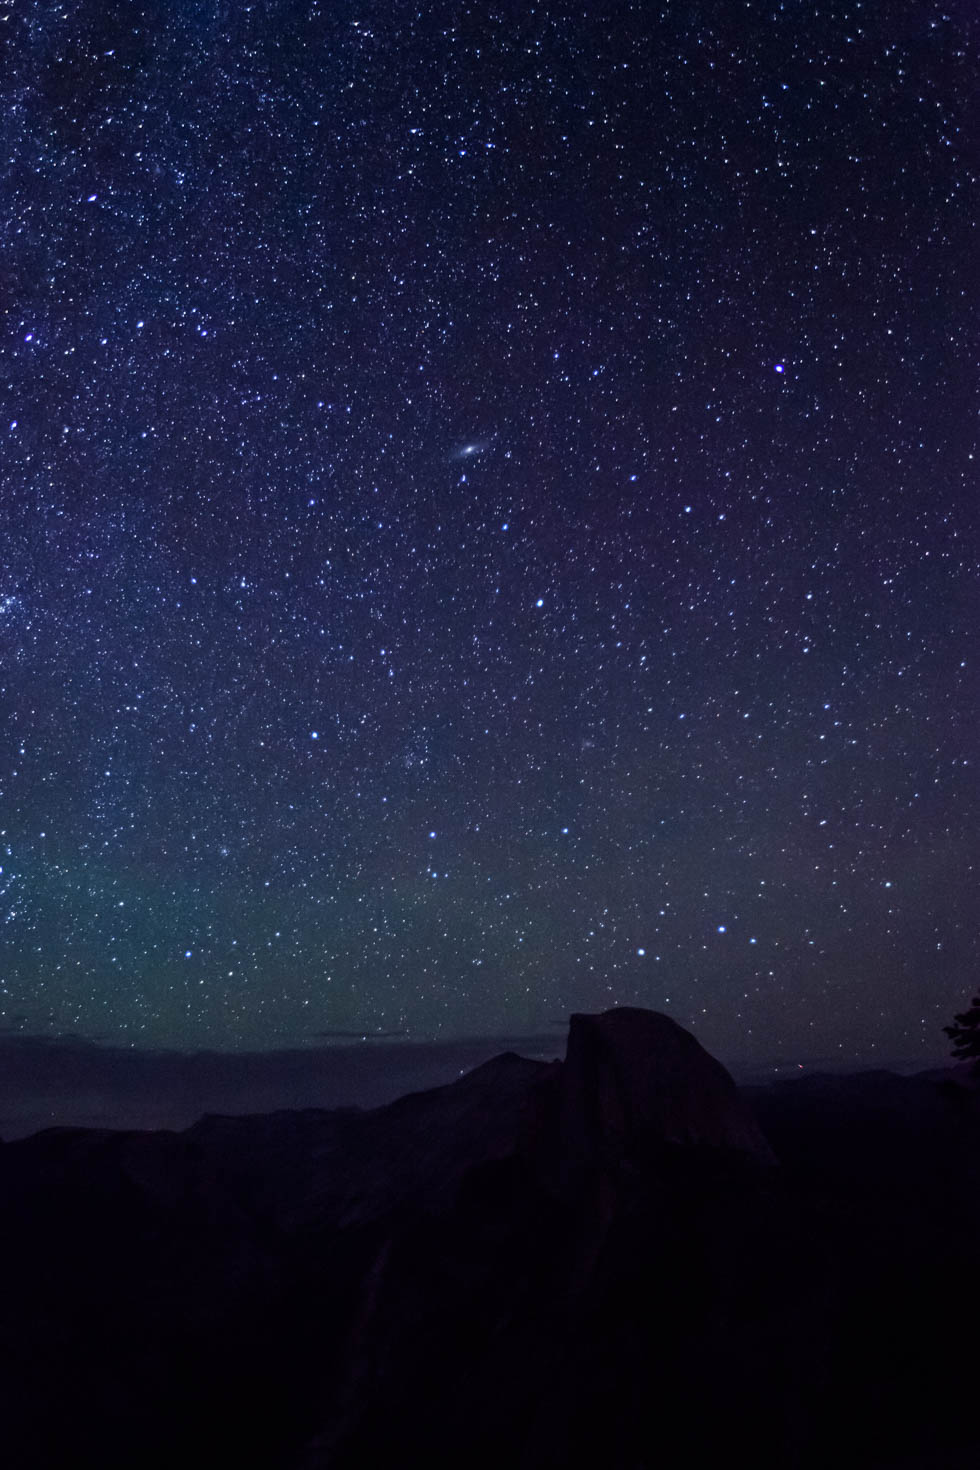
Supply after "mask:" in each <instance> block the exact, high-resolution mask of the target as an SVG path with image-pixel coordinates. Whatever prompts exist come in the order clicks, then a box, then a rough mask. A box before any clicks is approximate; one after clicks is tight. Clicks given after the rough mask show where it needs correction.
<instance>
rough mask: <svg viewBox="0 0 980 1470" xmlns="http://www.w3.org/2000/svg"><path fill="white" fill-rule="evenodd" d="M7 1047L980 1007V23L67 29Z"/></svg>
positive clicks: (27, 169)
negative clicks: (977, 987)
mask: <svg viewBox="0 0 980 1470" xmlns="http://www.w3.org/2000/svg"><path fill="white" fill-rule="evenodd" d="M0 23H2V26H3V30H4V32H5V34H6V39H7V53H6V54H7V55H8V57H9V66H7V63H6V62H5V66H6V67H7V69H6V72H5V83H6V85H5V91H6V99H5V107H4V109H3V114H2V117H0V144H2V146H0V158H2V168H3V174H4V200H5V204H4V211H3V220H2V222H0V230H2V237H3V256H4V262H5V264H4V299H3V303H2V304H3V315H2V319H0V367H2V373H0V377H2V380H3V390H2V393H3V402H2V405H0V410H2V415H3V416H2V418H0V533H2V542H0V545H2V557H0V720H2V725H3V734H4V740H3V744H2V747H0V829H2V835H0V864H2V872H0V938H2V945H3V953H4V959H3V966H2V972H0V1006H2V1012H3V1017H4V1019H5V1022H6V1024H7V1025H8V1026H12V1027H15V1028H20V1029H22V1030H27V1031H33V1032H41V1033H47V1032H57V1031H63V1030H68V1029H71V1030H78V1031H81V1032H82V1033H83V1034H86V1035H95V1034H98V1035H106V1036H111V1037H113V1038H115V1039H120V1038H125V1039H127V1040H130V1041H133V1042H135V1043H137V1044H141V1045H170V1046H194V1045H211V1046H218V1047H237V1046H246V1045H248V1046H255V1045H268V1046H273V1045H282V1044H287V1043H292V1042H295V1041H296V1040H297V1038H302V1037H303V1036H307V1035H313V1034H315V1033H317V1032H318V1031H323V1030H325V1029H330V1028H339V1029H345V1030H350V1029H351V1028H352V1027H353V1028H360V1027H364V1028H366V1029H370V1030H373V1029H379V1030H385V1031H390V1030H393V1029H398V1030H403V1031H405V1032H406V1033H407V1034H408V1035H409V1036H420V1037H421V1036H433V1035H460V1034H491V1033H494V1032H497V1031H500V1030H507V1029H513V1028H515V1027H529V1028H533V1029H537V1030H540V1029H541V1028H542V1027H547V1026H549V1025H551V1024H553V1023H560V1022H561V1020H562V1018H563V1017H564V1016H565V1015H566V1014H567V1012H568V1011H569V1010H571V1009H596V1008H599V1007H605V1006H608V1005H611V1004H615V1003H618V1002H622V1003H631V1004H641V1005H649V1006H652V1007H654V1008H657V1009H664V1010H667V1011H668V1012H669V1013H670V1014H672V1015H674V1016H675V1017H676V1018H677V1019H678V1020H680V1021H681V1022H683V1023H684V1024H688V1025H693V1026H694V1028H695V1030H696V1031H697V1034H698V1035H699V1036H700V1037H701V1038H702V1040H704V1041H705V1043H706V1044H709V1045H712V1046H714V1047H715V1048H716V1049H718V1050H720V1051H721V1052H722V1054H723V1055H725V1054H739V1055H755V1056H759V1057H763V1056H768V1055H773V1054H775V1053H777V1052H806V1053H811V1054H812V1053H814V1052H815V1051H828V1050H835V1051H836V1050H838V1049H843V1051H844V1053H845V1054H851V1052H853V1053H855V1054H857V1053H861V1054H862V1055H864V1054H867V1053H868V1050H869V1048H871V1047H877V1048H879V1049H883V1050H885V1051H890V1052H892V1053H901V1054H918V1053H919V1052H924V1051H926V1050H929V1051H931V1052H938V1051H940V1050H941V1049H942V1047H941V1038H939V1036H938V1028H939V1027H940V1026H941V1025H942V1023H943V1022H944V1020H946V1019H947V1018H948V1015H949V1013H950V1012H951V1010H952V1009H953V1008H954V1007H955V1005H956V1004H957V1003H959V1002H960V1001H961V1000H962V998H963V996H964V994H966V993H967V991H968V990H969V987H970V986H971V985H973V984H975V977H976V963H977V958H978V948H980V946H978V939H977V903H976V879H977V871H976V856H975V844H976V833H977V831H978V825H980V824H978V819H980V811H978V805H980V803H978V800H977V795H978V786H977V772H976V764H975V756H976V712H977V704H976V699H977V692H978V690H977V680H976V644H977V629H978V626H980V622H978V615H980V606H978V601H977V595H976V593H977V581H976V570H977V549H978V547H977V517H976V500H975V495H976V470H977V459H976V416H975V399H974V395H975V388H976V366H977V351H976V349H977V337H976V305H977V289H976V260H977V242H976V233H975V228H974V226H975V220H976V218H977V204H978V200H977V189H976V169H975V165H976V157H977V154H976V141H977V140H976V135H975V132H974V133H973V135H972V138H971V135H970V133H969V126H970V125H969V114H968V103H969V101H970V99H971V96H972V95H973V94H974V93H975V88H976V83H977V71H978V68H977V60H976V58H977V52H976V41H977V26H976V21H975V18H974V16H973V8H972V7H971V6H969V5H966V4H961V3H950V4H948V5H946V7H945V9H944V8H943V6H942V5H939V4H931V3H922V4H912V5H908V4H899V3H897V0H888V3H885V4H882V5H877V4H875V5H871V4H867V3H865V4H862V3H861V0H830V3H829V4H827V5H822V6H820V7H819V8H817V9H814V8H813V7H812V6H807V5H802V4H798V3H790V0H785V3H775V0H771V3H766V4H762V3H756V0H746V3H741V0H740V3H737V4H732V3H721V0H718V3H712V0H708V3H705V4H698V5H694V4H681V3H679V0H678V3H669V4H668V3H662V4H660V5H656V4H655V5H648V4H645V3H640V0H636V3H622V0H611V3H610V4H608V5H606V6H603V7H597V6H591V5H586V6H584V7H583V6H565V5H561V4H557V3H555V4H551V3H543V4H532V5H528V6H516V5H515V6H503V5H495V4H487V5H484V4H479V5H469V4H466V3H462V4H453V5H449V4H439V3H432V4H425V3H417V0H416V3H411V4H409V3H401V0H388V3H384V4H382V3H379V0H369V3H367V4H363V5H361V4H358V5H354V4H348V3H346V0H339V3H336V4H335V3H331V4H329V5H328V4H325V3H314V0H263V3H253V4H243V5H240V6H239V5H226V4H214V5H207V4H190V5H178V6H174V5H164V4H162V3H160V0H150V3H149V4H143V3H141V4H136V3H135V0H133V3H130V0H114V3H112V4H108V5H107V4H105V3H104V0H68V3H63V4H42V3H40V0H37V3H33V4H30V3H27V4H23V5H21V4H19V3H18V4H8V5H7V8H6V12H5V13H2V14H0Z"/></svg>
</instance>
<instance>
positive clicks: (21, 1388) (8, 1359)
mask: <svg viewBox="0 0 980 1470" xmlns="http://www.w3.org/2000/svg"><path fill="white" fill-rule="evenodd" d="M749 1102H751V1104H752V1108H751V1110H750V1107H749ZM757 1119H759V1120H760V1121H761V1124H762V1128H761V1129H760V1126H759V1122H757V1121H756V1120H757ZM767 1140H768V1141H767ZM978 1227H980V1108H978V1098H977V1095H976V1093H975V1092H973V1091H972V1090H971V1089H970V1088H968V1087H966V1086H961V1085H958V1084H956V1083H954V1082H950V1081H942V1080H940V1079H934V1078H922V1079H918V1078H911V1079H908V1078H898V1077H894V1076H891V1075H889V1074H871V1075H870V1076H867V1077H858V1078H851V1079H846V1078H845V1079H841V1078H833V1079H817V1080H815V1081H812V1082H799V1083H793V1084H788V1085H784V1086H781V1087H779V1088H774V1089H756V1090H754V1091H753V1093H752V1094H751V1097H750V1098H749V1099H748V1100H747V1099H746V1095H744V1094H739V1093H738V1092H737V1090H736V1089H735V1087H734V1084H733V1083H732V1081H731V1079H730V1078H729V1077H728V1074H727V1073H726V1072H725V1071H724V1069H723V1068H722V1067H721V1066H720V1065H719V1064H718V1063H717V1062H715V1061H714V1060H713V1058H711V1057H710V1056H708V1054H707V1053H705V1052H704V1051H703V1050H702V1049H701V1047H700V1046H699V1045H698V1043H697V1042H696V1041H695V1040H694V1038H693V1037H691V1036H690V1035H689V1034H688V1033H686V1032H684V1031H683V1030H681V1029H680V1028H679V1027H678V1026H676V1025H675V1024H674V1023H673V1022H672V1021H670V1020H668V1019H667V1018H666V1017H663V1016H659V1015H655V1014H653V1013H650V1012H644V1011H634V1010H617V1011H612V1012H608V1013H606V1014H605V1015H603V1016H576V1017H573V1018H572V1024H571V1031H570V1036H569V1045H568V1053H567V1056H566V1060H565V1061H564V1062H562V1063H553V1064H547V1063H542V1062H533V1061H528V1060H526V1059H523V1058H520V1057H517V1056H514V1055H505V1056H501V1057H499V1058H497V1059H496V1060H494V1061H492V1062H488V1063H487V1064H486V1065H484V1066H482V1067H480V1068H478V1069H477V1070H476V1071H475V1072H472V1073H470V1074H469V1075H467V1076H466V1077H464V1078H462V1079H461V1080H460V1081H459V1082H457V1083H454V1084H453V1085H451V1086H449V1087H444V1088H439V1089H437V1090H435V1091H432V1092H427V1093H419V1094H416V1095H414V1096H411V1097H406V1098H402V1099H401V1100H400V1101H398V1102H396V1103H393V1104H391V1105H389V1106H387V1107H384V1108H379V1109H375V1110H372V1111H368V1112H358V1111H350V1112H334V1113H324V1112H303V1113H278V1114H272V1115H268V1116H264V1117H262V1116H259V1117H246V1118H206V1119H204V1120H203V1121H202V1122H200V1123H199V1124H197V1125H195V1127H193V1128H191V1129H189V1130H187V1131H186V1132H184V1133H179V1134H175V1133H109V1132H92V1131H83V1130H69V1129H59V1130H51V1131H50V1132H47V1133H44V1134H39V1135H37V1136H35V1137H34V1138H30V1139H26V1140H24V1141H22V1142H19V1143H15V1144H8V1145H6V1146H5V1147H4V1148H2V1149H0V1239H2V1240H3V1245H4V1257H3V1260H4V1266H3V1272H4V1281H3V1295H2V1301H0V1436H2V1444H0V1451H2V1453H3V1463H4V1464H5V1465H6V1466H9V1467H10V1470H20V1467H25V1470H26V1467H38V1470H40V1467H44V1470H47V1467H51V1466H62V1465H64V1466H69V1465H70V1466H72V1467H78V1470H82V1467H89V1466H91V1467H94V1466H99V1467H100V1470H114V1467H122V1466H124V1465H125V1466H127V1467H129V1466H131V1465H133V1464H140V1465H141V1466H145V1467H157V1466H159V1467H163V1466H165V1465H166V1466H168V1467H169V1466H172V1465H175V1464H181V1465H188V1466H198V1465H200V1466H214V1467H218V1466H234V1467H236V1470H259V1467H261V1470H290V1467H295V1470H327V1467H330V1470H341V1467H344V1470H347V1467H350V1470H353V1467H368V1466H371V1467H374V1466H382V1465H384V1466H387V1465H407V1464H415V1463H418V1464H425V1465H427V1466H428V1467H442V1466H449V1465H453V1466H460V1465H467V1466H490V1465H495V1466H496V1465H499V1464H501V1463H506V1464H508V1465H509V1466H513V1467H518V1470H522V1467H526V1470H532V1467H534V1470H537V1467H555V1470H558V1467H578V1466H583V1467H584V1466H593V1465H597V1464H602V1465H605V1466H609V1467H614V1470H615V1467H621V1470H643V1467H650V1470H653V1467H659V1466H663V1465H669V1464H673V1463H682V1462H683V1463H695V1464H697V1463H700V1462H701V1461H702V1460H706V1459H707V1457H708V1456H711V1457H712V1458H713V1457H715V1456H720V1455H724V1456H725V1457H726V1459H729V1458H730V1457H732V1456H734V1457H736V1460H737V1461H741V1462H744V1463H747V1464H751V1465H753V1466H755V1467H759V1466H773V1467H784V1466H785V1467H796V1466H798V1467H804V1470H810V1467H813V1470H816V1467H817V1466H823V1465H825V1464H828V1463H833V1464H836V1465H847V1464H853V1465H861V1466H866V1467H874V1466H878V1467H882V1470H885V1467H889V1470H892V1467H893V1470H899V1467H907V1470H911V1467H913V1466H916V1467H920V1466H921V1467H923V1470H925V1467H926V1466H928V1467H930V1470H943V1467H946V1470H954V1467H966V1466H967V1465H970V1466H971V1467H972V1466H973V1465H974V1464H975V1463H976V1462H977V1459H978V1449H980V1436H978V1433H977V1429H976V1415H975V1413H974V1410H973V1407H972V1403H973V1389H974V1384H975V1381H976V1368H977V1352H976V1348H975V1344H974V1341H973V1340H972V1338H971V1336H970V1335H969V1334H970V1333H971V1332H972V1333H975V1331H976V1322H977V1305H978V1297H980V1292H978V1287H977V1278H978V1272H977V1262H976V1252H977V1241H978V1239H980V1228H978Z"/></svg>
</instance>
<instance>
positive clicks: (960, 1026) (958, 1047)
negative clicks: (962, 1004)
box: [943, 995, 980, 1074]
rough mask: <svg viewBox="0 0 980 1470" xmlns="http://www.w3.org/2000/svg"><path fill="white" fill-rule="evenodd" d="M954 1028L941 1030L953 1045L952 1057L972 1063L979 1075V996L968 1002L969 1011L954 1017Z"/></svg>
mask: <svg viewBox="0 0 980 1470" xmlns="http://www.w3.org/2000/svg"><path fill="white" fill-rule="evenodd" d="M953 1020H954V1021H955V1023H956V1024H955V1025H954V1026H944V1027H943V1030H944V1031H945V1033H946V1035H947V1036H948V1037H949V1038H950V1040H951V1041H952V1043H953V1056H954V1057H956V1058H957V1059H958V1060H959V1061H961V1062H965V1061H971V1060H972V1061H973V1069H974V1071H975V1072H977V1073H978V1074H980V995H975V996H974V997H973V999H972V1000H971V1001H970V1009H969V1010H968V1011H961V1012H960V1014H959V1015H958V1016H954V1017H953Z"/></svg>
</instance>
